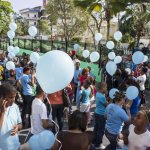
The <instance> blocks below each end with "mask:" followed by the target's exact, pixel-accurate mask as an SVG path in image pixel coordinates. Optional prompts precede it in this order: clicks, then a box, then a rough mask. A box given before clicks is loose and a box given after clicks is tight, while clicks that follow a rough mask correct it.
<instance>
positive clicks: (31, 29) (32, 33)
mask: <svg viewBox="0 0 150 150" xmlns="http://www.w3.org/2000/svg"><path fill="white" fill-rule="evenodd" d="M28 33H29V35H30V36H32V37H35V36H36V34H37V28H36V27H35V26H31V27H30V28H29V29H28Z"/></svg>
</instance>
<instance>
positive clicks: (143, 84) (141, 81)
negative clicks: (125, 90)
mask: <svg viewBox="0 0 150 150" xmlns="http://www.w3.org/2000/svg"><path fill="white" fill-rule="evenodd" d="M137 80H139V81H140V84H139V85H140V90H141V91H144V90H145V82H146V75H145V74H143V75H141V76H139V77H138V78H137Z"/></svg>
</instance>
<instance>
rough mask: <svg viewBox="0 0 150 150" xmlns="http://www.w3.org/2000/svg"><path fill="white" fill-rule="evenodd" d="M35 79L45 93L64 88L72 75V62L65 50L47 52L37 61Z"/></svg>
mask: <svg viewBox="0 0 150 150" xmlns="http://www.w3.org/2000/svg"><path fill="white" fill-rule="evenodd" d="M36 73H37V74H36V75H37V80H38V82H39V84H40V86H41V87H42V89H43V90H44V91H45V92H46V93H49V94H50V93H55V92H57V91H60V90H62V89H64V88H65V87H66V86H67V85H68V84H69V83H70V82H71V80H72V78H73V76H74V63H73V61H72V59H71V58H70V56H69V55H68V54H66V53H65V52H62V51H58V50H53V51H50V52H47V53H46V54H44V55H43V56H41V58H40V59H39V61H38V62H37V67H36Z"/></svg>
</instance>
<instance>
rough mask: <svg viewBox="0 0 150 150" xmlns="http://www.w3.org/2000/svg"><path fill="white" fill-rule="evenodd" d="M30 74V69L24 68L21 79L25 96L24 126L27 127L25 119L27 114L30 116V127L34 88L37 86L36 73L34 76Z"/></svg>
mask: <svg viewBox="0 0 150 150" xmlns="http://www.w3.org/2000/svg"><path fill="white" fill-rule="evenodd" d="M30 73H31V71H30V68H29V67H24V69H23V76H22V77H21V87H22V95H23V110H22V121H23V125H24V126H26V124H25V118H26V114H27V115H28V117H27V118H28V123H27V124H28V125H27V127H30V115H31V105H32V101H33V96H32V95H33V91H32V87H33V86H34V85H35V83H34V79H35V73H34V72H32V75H31V74H30Z"/></svg>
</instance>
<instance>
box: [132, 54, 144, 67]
mask: <svg viewBox="0 0 150 150" xmlns="http://www.w3.org/2000/svg"><path fill="white" fill-rule="evenodd" d="M143 60H144V54H143V53H142V52H140V51H137V52H135V53H134V54H133V55H132V61H133V63H134V64H140V63H142V62H143Z"/></svg>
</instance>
